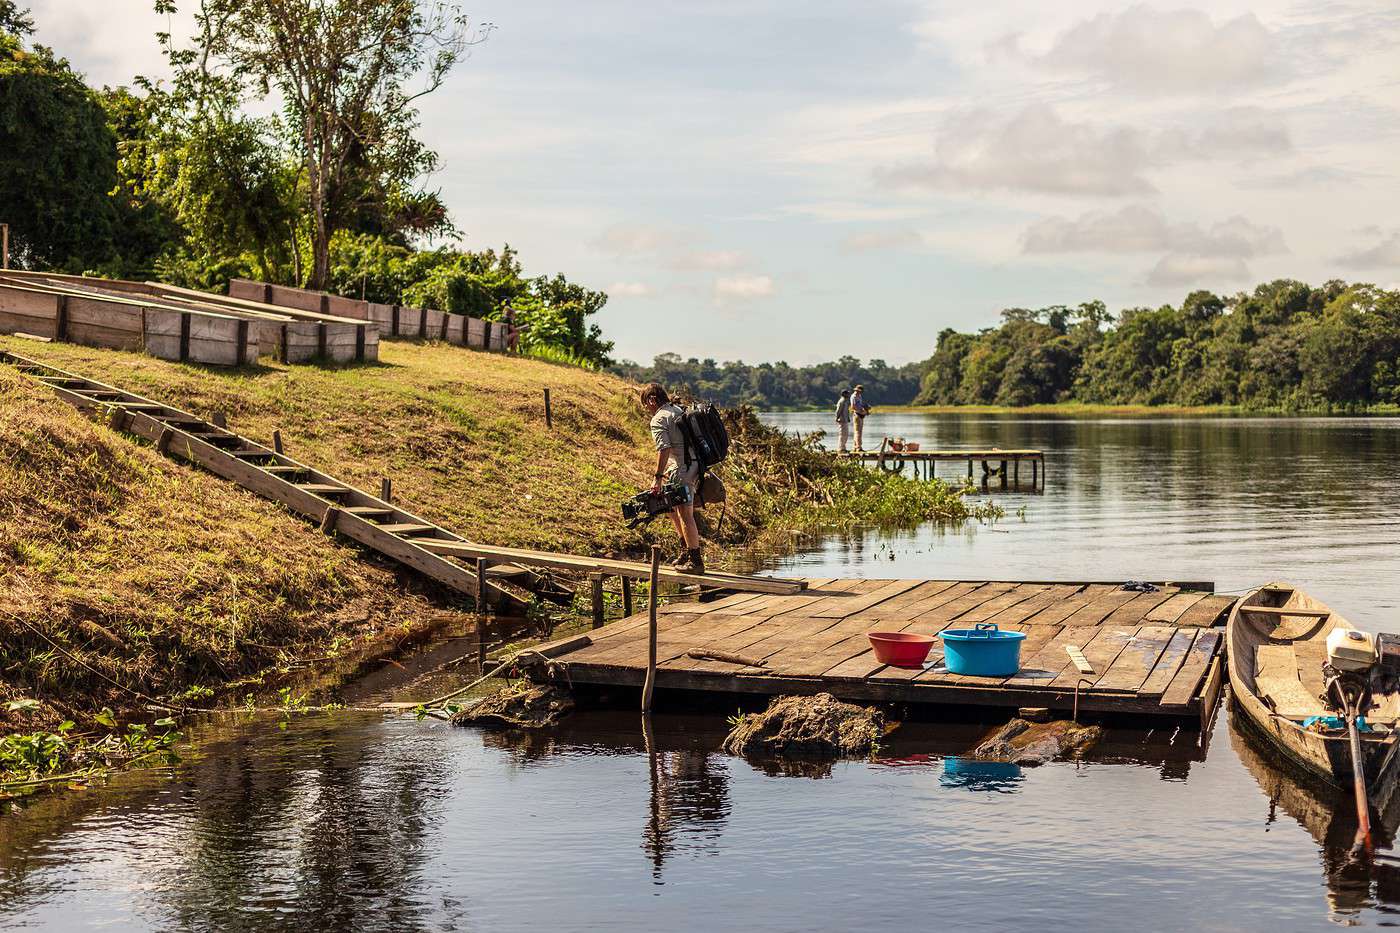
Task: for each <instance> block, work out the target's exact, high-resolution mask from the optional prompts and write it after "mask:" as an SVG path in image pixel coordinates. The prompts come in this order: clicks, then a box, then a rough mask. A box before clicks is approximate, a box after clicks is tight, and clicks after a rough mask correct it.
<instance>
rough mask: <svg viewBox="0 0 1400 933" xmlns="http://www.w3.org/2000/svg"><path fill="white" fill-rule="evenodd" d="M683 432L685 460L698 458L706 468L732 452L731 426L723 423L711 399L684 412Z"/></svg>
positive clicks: (697, 460)
mask: <svg viewBox="0 0 1400 933" xmlns="http://www.w3.org/2000/svg"><path fill="white" fill-rule="evenodd" d="M681 432H682V433H683V434H684V435H685V448H686V449H685V462H686V465H687V466H688V465H689V464H690V463H692V462H698V463H699V464H700V469H701V470H702V471H703V470H707V469H709V468H710V467H712V466H716V465H717V464H720V463H723V462H724V458H725V457H727V456H729V430H728V429H727V428H725V426H724V419H723V418H721V417H720V414H719V409H718V408H716V407H715V406H714V405H712V404H710V403H708V402H707V403H705V404H704V405H699V404H697V405H693V406H691V407H690V408H687V409H684V410H683V411H682V414H681Z"/></svg>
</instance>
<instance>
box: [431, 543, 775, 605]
mask: <svg viewBox="0 0 1400 933" xmlns="http://www.w3.org/2000/svg"><path fill="white" fill-rule="evenodd" d="M422 547H423V548H424V549H425V550H427V551H430V552H432V553H434V554H442V555H447V556H450V557H485V558H487V559H488V560H499V561H501V562H504V563H514V564H522V565H525V566H536V567H556V568H559V569H562V570H577V571H581V572H583V573H588V572H592V571H602V572H604V573H606V574H608V575H610V576H622V575H626V576H629V577H632V578H633V579H636V580H640V579H646V578H647V577H649V576H650V574H651V566H650V565H649V564H646V563H642V562H640V561H625V560H613V559H610V558H603V557H583V556H575V555H568V554H553V553H549V552H545V551H530V550H526V549H524V548H503V547H491V546H489V545H484V544H476V543H473V542H470V541H424V542H423V543H422ZM661 579H662V580H665V581H666V582H668V583H695V584H702V585H705V586H714V587H721V588H724V589H732V590H751V591H753V592H757V593H784V594H786V593H793V592H797V591H800V590H801V589H802V588H803V584H802V583H801V581H798V580H783V579H780V578H777V577H763V576H754V577H745V576H740V575H737V574H727V573H703V574H701V573H682V572H680V571H678V570H672V569H670V568H667V567H663V568H662V569H661Z"/></svg>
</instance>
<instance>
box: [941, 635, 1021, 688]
mask: <svg viewBox="0 0 1400 933" xmlns="http://www.w3.org/2000/svg"><path fill="white" fill-rule="evenodd" d="M938 637H939V638H942V639H943V663H944V664H945V665H947V667H948V672H949V673H951V674H970V675H972V676H973V677H1010V676H1011V675H1012V674H1014V673H1016V672H1017V671H1019V670H1020V669H1021V642H1023V641H1025V639H1026V633H1025V632H1003V631H1002V630H1001V629H999V628H997V627H996V625H995V624H994V623H992V622H981V623H979V624H978V626H977V627H976V628H954V629H948V630H947V631H945V632H943V633H942V634H940V635H939V636H938Z"/></svg>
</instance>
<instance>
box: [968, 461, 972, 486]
mask: <svg viewBox="0 0 1400 933" xmlns="http://www.w3.org/2000/svg"><path fill="white" fill-rule="evenodd" d="M967 481H968V482H969V483H970V482H972V459H971V458H968V461H967Z"/></svg>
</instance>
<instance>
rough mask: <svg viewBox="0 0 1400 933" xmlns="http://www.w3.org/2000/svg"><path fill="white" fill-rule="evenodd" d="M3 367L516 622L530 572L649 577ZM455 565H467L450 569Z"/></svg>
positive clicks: (49, 376) (788, 587)
mask: <svg viewBox="0 0 1400 933" xmlns="http://www.w3.org/2000/svg"><path fill="white" fill-rule="evenodd" d="M0 362H3V363H8V364H10V365H12V366H14V367H16V368H17V369H19V371H20V372H22V373H24V374H25V375H27V376H29V377H30V378H32V379H34V380H35V381H36V382H39V383H40V384H42V385H45V386H47V387H48V388H49V389H51V390H53V391H54V392H55V393H57V394H58V395H59V397H60V398H63V399H64V400H65V401H67V402H69V403H70V404H72V405H74V406H75V407H77V408H80V409H83V410H85V411H93V412H98V413H99V414H101V415H102V416H103V417H104V418H105V419H106V420H107V422H108V423H109V424H110V425H111V426H112V427H113V428H119V429H121V430H125V431H129V432H131V433H133V434H137V435H139V436H141V437H144V438H146V439H147V440H150V441H152V442H154V443H155V445H156V447H157V449H158V450H159V451H160V452H161V453H163V454H165V455H167V456H170V457H178V458H180V459H183V460H186V461H189V462H191V463H195V464H198V465H199V466H202V467H204V468H205V469H207V470H209V471H210V472H211V473H215V474H217V475H219V476H221V477H223V478H224V479H227V480H230V481H231V482H234V483H237V484H238V485H239V486H242V487H243V488H244V489H247V490H249V491H250V492H254V493H257V494H258V495H260V496H263V497H264V498H267V499H272V500H273V501H276V502H280V503H281V504H283V505H285V506H286V507H287V508H289V509H291V510H292V511H294V512H296V513H298V514H300V515H303V516H305V517H307V518H310V519H312V520H313V521H315V522H317V523H318V524H319V525H320V526H321V529H322V530H323V531H325V532H326V533H328V534H329V533H338V534H342V535H345V536H346V537H348V538H351V539H353V540H355V541H357V542H359V543H360V544H362V545H364V546H366V547H368V548H371V549H373V550H376V551H378V552H379V553H381V554H383V555H385V556H386V557H390V558H392V559H394V560H396V561H398V562H399V563H401V564H403V565H405V566H407V567H410V568H412V569H413V570H416V571H418V572H420V573H423V574H426V575H427V576H429V577H432V578H433V579H435V580H437V581H438V582H439V583H442V584H444V585H445V586H448V587H450V588H452V589H455V590H457V591H459V592H462V593H465V594H467V595H470V596H472V597H474V598H476V599H479V600H482V601H487V602H490V603H491V604H492V605H494V606H496V607H498V608H500V609H501V610H503V611H506V612H510V613H512V614H523V613H525V612H526V611H527V610H528V609H529V602H528V600H526V599H524V598H522V596H521V595H520V594H519V593H517V592H515V591H514V589H507V588H506V587H505V586H502V585H501V584H505V583H509V584H515V588H523V589H525V590H548V589H549V587H548V586H547V585H545V584H547V581H543V580H539V579H536V577H537V575H536V574H535V573H534V571H533V570H532V569H531V568H535V567H542V568H552V569H561V570H572V571H576V572H578V573H581V574H584V573H586V574H594V575H595V579H596V575H600V574H601V575H609V576H620V577H623V578H626V579H643V578H646V577H647V576H648V575H649V574H650V571H651V567H650V565H649V564H645V563H642V562H640V561H622V560H610V559H607V558H595V557H587V556H574V555H567V554H554V553H549V552H544V551H529V550H525V549H521V548H500V547H493V546H491V545H486V544H477V543H475V542H472V541H469V540H467V539H466V538H463V537H462V536H461V535H458V534H455V533H453V532H451V531H449V530H447V529H446V528H442V527H440V526H438V525H436V524H434V523H433V522H430V521H427V520H425V519H422V518H419V517H418V516H416V515H414V514H413V513H411V512H409V511H407V510H406V509H403V508H400V507H398V506H397V505H394V504H392V503H391V502H390V501H388V499H387V498H380V497H377V496H374V495H371V494H370V493H367V492H365V491H363V490H360V489H356V488H355V487H354V486H351V485H350V484H349V483H345V482H342V481H341V480H339V479H336V478H335V477H333V476H330V475H328V474H326V473H322V472H320V471H319V470H316V469H314V468H313V467H310V466H308V465H306V464H304V463H301V462H299V461H297V460H294V459H292V458H291V457H289V456H287V455H286V454H285V453H284V452H283V451H282V450H281V449H280V446H281V445H280V443H279V442H277V441H274V447H265V446H263V445H262V444H259V443H258V442H256V441H254V440H252V439H250V438H247V437H244V436H242V435H239V434H236V433H234V432H233V431H230V430H229V429H228V428H227V427H225V426H224V425H222V424H215V423H213V422H210V421H205V420H204V419H202V418H199V417H197V416H195V415H193V414H190V413H189V412H185V411H181V410H180V409H178V408H174V407H172V406H169V405H164V404H161V403H160V402H157V401H153V400H151V399H148V398H143V397H142V396H139V395H136V394H134V393H131V392H126V391H123V390H121V389H118V388H116V387H114V386H109V385H105V384H103V383H100V382H96V381H94V380H91V379H85V378H83V377H81V376H78V375H75V374H73V373H70V372H66V371H64V370H62V369H58V368H56V367H53V366H49V365H47V364H45V363H40V362H38V361H36V360H31V359H27V358H25V357H22V356H18V355H16V354H13V353H8V352H5V351H0ZM459 560H460V561H463V562H466V563H467V566H463V565H462V564H459V563H456V562H455V561H459ZM478 568H481V569H484V571H485V573H484V574H483V576H485V577H486V578H487V579H486V580H485V581H482V584H479V583H478V579H479V578H478V574H477V573H476V571H477V570H478ZM659 575H660V578H661V579H662V580H663V581H665V582H667V583H679V584H684V585H700V586H709V587H716V588H723V589H726V590H738V591H746V592H754V593H765V594H794V593H799V592H801V591H802V590H803V588H804V586H805V584H804V583H803V582H802V581H800V580H782V579H777V578H773V577H762V576H743V575H739V574H727V573H709V574H684V573H680V572H679V571H676V570H672V569H671V568H669V567H667V568H665V569H663V570H661V571H660V574H659ZM595 589H596V590H598V591H599V593H598V596H597V597H596V599H595V601H596V602H599V603H601V581H600V580H598V582H597V583H596V584H595ZM600 612H601V610H600Z"/></svg>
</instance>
